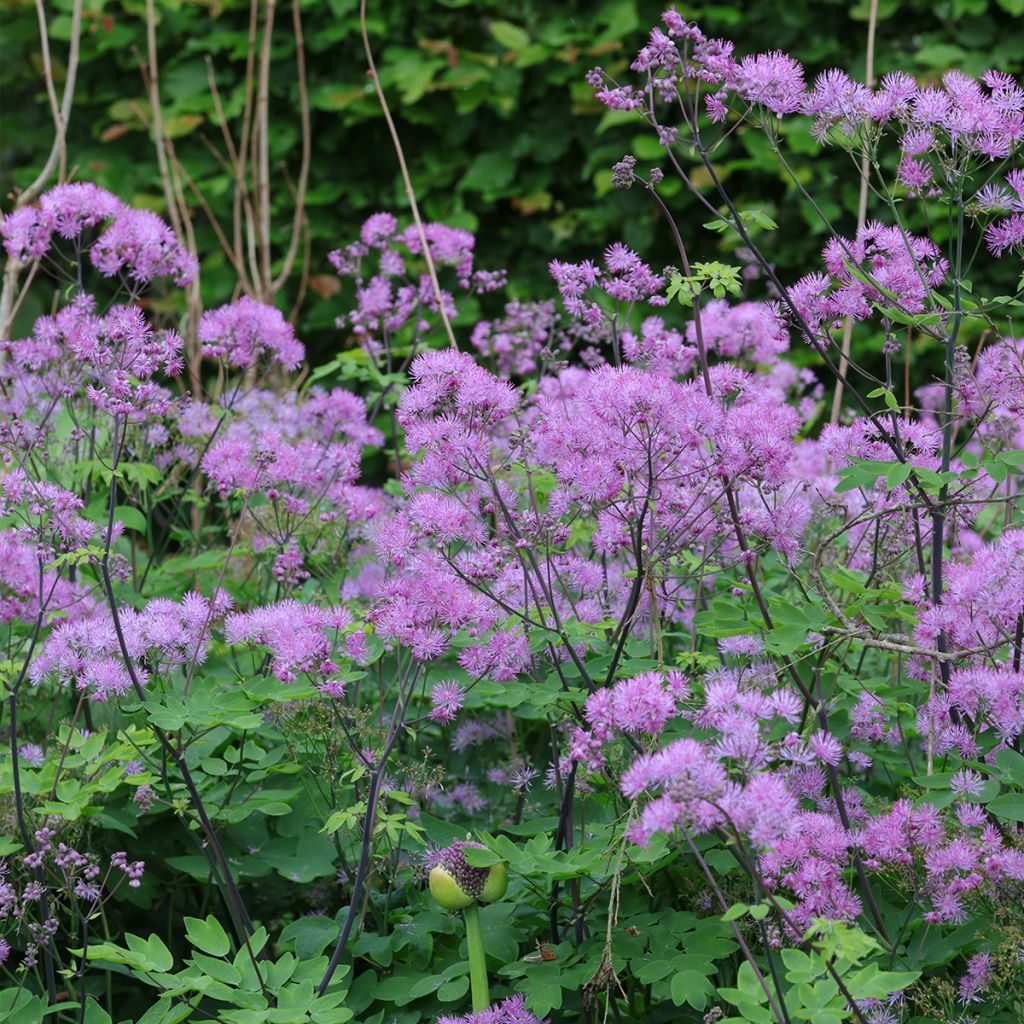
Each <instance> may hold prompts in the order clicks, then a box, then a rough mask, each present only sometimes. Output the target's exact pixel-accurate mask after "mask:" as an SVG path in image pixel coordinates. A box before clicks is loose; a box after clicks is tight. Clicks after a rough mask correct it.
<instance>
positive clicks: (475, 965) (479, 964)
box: [462, 903, 491, 1013]
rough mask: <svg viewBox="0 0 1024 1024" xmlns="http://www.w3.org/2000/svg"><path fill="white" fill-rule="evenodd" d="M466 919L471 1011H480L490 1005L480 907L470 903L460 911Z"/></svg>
mask: <svg viewBox="0 0 1024 1024" xmlns="http://www.w3.org/2000/svg"><path fill="white" fill-rule="evenodd" d="M462 916H463V917H464V918H465V920H466V949H467V952H468V955H469V988H470V995H471V997H472V1000H473V1012H474V1013H480V1012H482V1011H483V1010H486V1009H487V1007H488V1006H490V1005H491V993H490V989H489V987H488V985H487V954H486V953H485V952H484V933H483V931H482V930H481V928H480V908H479V906H477V904H476V903H470V905H469V906H468V907H466V909H465V910H464V911H463V912H462Z"/></svg>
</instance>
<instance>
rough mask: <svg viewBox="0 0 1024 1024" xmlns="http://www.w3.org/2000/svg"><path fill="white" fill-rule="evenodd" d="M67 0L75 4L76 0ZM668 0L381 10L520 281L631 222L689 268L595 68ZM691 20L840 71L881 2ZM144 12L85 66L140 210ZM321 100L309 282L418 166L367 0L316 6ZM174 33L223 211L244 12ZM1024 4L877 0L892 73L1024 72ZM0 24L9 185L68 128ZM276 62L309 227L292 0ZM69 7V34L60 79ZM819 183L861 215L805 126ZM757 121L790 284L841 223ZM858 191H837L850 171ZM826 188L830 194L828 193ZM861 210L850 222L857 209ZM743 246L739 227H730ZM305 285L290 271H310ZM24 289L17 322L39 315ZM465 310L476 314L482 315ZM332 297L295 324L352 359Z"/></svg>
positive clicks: (644, 139)
mask: <svg viewBox="0 0 1024 1024" xmlns="http://www.w3.org/2000/svg"><path fill="white" fill-rule="evenodd" d="M47 6H48V7H51V8H52V7H56V8H64V9H70V2H69V0H57V3H55V4H52V5H51V4H48V5H47ZM663 7H664V4H662V3H661V2H657V0H655V2H650V0H645V2H637V0H589V2H580V0H559V2H557V3H549V2H544V0H536V2H523V0H508V2H495V0H401V2H388V3H384V4H370V5H369V18H370V23H369V27H370V34H371V39H372V41H373V44H374V47H375V52H376V58H377V62H378V65H379V67H380V70H381V79H382V82H383V84H384V86H385V88H386V89H387V92H388V95H389V97H390V99H391V102H392V106H393V107H394V110H395V115H396V119H397V122H398V127H399V131H400V133H401V137H402V140H403V144H404V146H405V148H406V151H407V154H408V156H409V162H410V168H411V171H412V176H413V181H414V182H415V184H416V189H417V194H418V196H419V199H420V203H421V206H422V208H423V213H424V216H425V217H426V218H427V219H437V220H443V221H445V222H446V223H449V224H452V225H455V226H461V227H466V228H468V229H470V230H472V231H475V232H477V233H478V242H477V247H478V252H479V254H480V264H481V265H482V266H507V267H508V268H509V271H510V278H511V283H512V288H511V291H512V293H513V294H519V295H523V296H535V295H541V294H546V293H547V291H548V290H549V288H550V284H549V279H548V277H547V271H546V260H547V259H550V258H557V259H572V260H577V259H581V258H583V257H585V256H589V255H591V254H592V253H593V252H595V251H596V250H597V249H600V248H601V247H603V246H604V245H605V244H607V242H608V240H609V239H611V238H621V239H622V240H623V241H625V242H626V243H627V244H629V245H631V246H633V247H634V248H636V249H637V250H638V251H640V252H641V253H643V255H644V257H645V258H646V259H648V261H649V262H650V263H651V264H652V265H655V266H657V265H658V264H659V263H665V264H670V263H673V262H674V260H675V254H674V251H673V249H672V247H671V239H670V237H669V235H668V232H666V231H664V230H662V231H659V230H658V224H657V218H656V216H655V214H654V212H653V207H652V204H651V203H650V201H649V200H648V199H647V198H646V197H645V196H643V195H641V194H637V193H633V192H625V193H624V192H612V191H611V182H610V176H609V170H608V168H609V167H610V165H611V164H612V163H613V162H614V161H615V160H617V159H618V158H619V157H620V156H622V154H623V153H626V152H632V153H633V154H634V155H636V156H637V158H638V159H639V160H640V162H641V164H640V165H641V167H642V166H643V164H644V161H645V160H646V161H652V162H657V161H659V160H660V159H661V158H662V155H663V154H662V152H661V149H660V147H659V146H658V145H657V142H656V140H655V139H654V138H653V137H652V136H650V135H649V134H648V133H645V132H644V131H643V129H642V126H641V125H639V124H638V123H637V121H636V120H635V119H634V118H633V117H630V116H620V115H618V114H614V113H609V112H607V111H605V110H604V109H603V108H602V107H601V106H600V105H599V104H598V103H597V102H596V101H595V100H594V99H593V96H592V94H591V90H590V89H589V87H588V86H587V84H586V82H585V81H584V80H583V75H584V73H585V72H586V70H587V69H588V68H590V67H592V66H594V65H595V64H599V65H601V66H602V67H604V68H605V69H606V70H608V71H609V72H610V73H612V74H618V73H621V72H623V71H625V69H626V67H627V65H628V62H629V60H631V59H632V54H633V53H635V50H636V45H637V40H638V39H640V38H642V36H643V35H644V34H645V33H646V32H647V31H648V28H649V26H651V25H653V24H655V23H656V22H657V20H658V17H659V15H660V13H661V10H662V8H663ZM681 9H685V12H686V16H687V17H689V18H693V19H696V20H699V21H700V22H701V23H702V24H703V25H704V26H705V27H706V29H707V30H708V31H709V32H710V33H711V34H720V35H724V36H727V37H729V38H731V39H733V40H735V42H736V46H737V50H738V51H739V52H754V51H757V50H760V49H764V48H765V47H777V48H779V49H782V50H784V51H786V52H791V53H793V54H795V55H796V56H797V57H798V58H799V59H800V60H802V61H803V62H804V63H805V64H806V65H807V66H808V69H809V71H817V70H820V69H822V68H825V67H832V66H836V67H842V68H846V69H847V70H849V71H850V72H851V73H854V74H857V75H859V76H862V75H863V71H864V59H865V58H864V48H865V40H866V34H867V26H866V21H867V17H868V10H869V6H868V2H867V0H859V2H857V3H852V4H851V3H847V2H845V0H792V2H790V0H787V2H784V3H779V2H778V0H750V2H746V3H741V4H724V3H723V4H685V5H681ZM144 10H145V8H144V4H143V3H142V2H141V0H137V2H129V3H122V4H117V3H105V2H101V0H100V2H95V3H92V4H88V5H87V10H86V12H85V14H84V18H85V25H86V28H85V31H84V33H83V40H82V63H81V67H80V69H79V88H78V89H77V93H76V99H75V110H74V113H73V116H72V121H71V126H70V131H69V137H68V145H69V148H70V151H71V153H72V154H74V157H73V159H74V162H75V163H76V164H77V165H78V168H79V173H78V175H77V176H78V177H79V178H86V179H88V180H91V181H95V182H96V183H97V184H99V185H102V186H104V187H106V188H110V189H112V190H114V191H116V192H118V194H120V195H122V196H124V197H125V199H126V200H130V201H132V202H134V203H136V204H137V205H149V206H152V207H153V208H156V209H158V210H159V209H160V208H161V207H162V205H163V200H162V193H161V189H160V184H159V176H158V171H157V165H156V157H155V154H154V148H153V145H152V142H151V140H150V139H149V137H148V135H147V131H146V128H145V123H144V118H145V114H144V112H145V111H147V110H148V105H147V101H146V95H145V89H144V86H143V81H142V77H141V74H140V71H139V59H140V54H144V53H145V49H146V39H145V19H144ZM302 11H303V19H304V34H305V42H306V50H307V60H308V69H309V72H308V73H309V91H310V101H311V105H312V115H313V163H312V170H311V176H310V180H311V182H312V188H311V190H310V195H309V197H308V199H307V202H308V204H309V207H310V209H309V216H310V221H311V227H312V251H311V258H310V268H311V269H310V272H311V274H312V282H311V284H312V291H313V297H314V298H315V297H316V292H317V290H318V289H319V290H320V292H321V293H326V294H328V295H329V294H330V292H331V290H332V289H334V288H336V286H337V281H336V279H335V278H334V276H333V275H331V274H330V273H329V271H328V270H327V269H326V264H325V258H324V257H325V255H326V253H327V252H328V251H330V250H331V249H333V248H335V247H336V246H337V245H338V244H339V241H340V240H344V239H348V238H351V237H354V235H355V233H356V230H357V228H358V225H359V224H361V223H362V221H363V220H364V219H365V217H366V216H367V215H368V214H370V213H373V212H374V211H376V210H379V209H392V208H395V209H403V208H404V206H405V200H404V194H403V192H402V187H401V181H400V179H399V177H398V173H397V167H396V164H395V159H394V155H393V152H392V148H391V144H390V142H389V140H388V138H387V134H386V131H385V127H384V123H383V120H382V118H381V116H380V108H379V106H378V104H377V100H376V98H375V97H374V95H373V93H372V91H371V90H370V88H369V85H368V83H367V79H366V70H365V60H364V58H363V53H362V47H361V45H360V42H359V28H358V13H359V5H358V2H357V0H313V2H306V3H304V4H303V5H302ZM157 14H158V18H159V26H158V37H157V39H158V46H159V51H160V58H161V63H162V68H161V83H160V85H161V96H162V98H163V102H164V107H165V109H164V117H165V120H166V126H167V132H168V134H169V135H170V136H171V137H172V139H173V142H174V145H175V147H176V150H177V152H178V155H179V157H180V158H181V159H182V161H183V163H184V164H185V166H186V168H187V170H188V173H189V175H190V177H191V178H192V179H193V180H194V181H195V183H196V186H197V187H198V188H199V189H200V190H201V191H202V192H203V194H204V195H205V196H206V198H207V200H208V201H209V203H210V205H211V207H212V208H213V209H214V211H215V212H216V213H217V214H218V215H219V216H223V215H225V214H226V213H227V208H226V206H225V203H226V202H228V201H229V194H230V175H229V173H228V172H227V171H225V170H224V169H223V168H222V167H221V166H220V165H219V164H218V163H217V161H216V160H215V159H214V157H213V156H212V155H211V153H210V151H209V149H208V148H207V147H206V145H205V144H204V143H203V141H202V139H203V137H204V136H205V137H207V138H209V139H210V140H211V141H213V142H214V143H215V144H218V145H219V143H220V138H219V128H218V127H217V125H216V124H215V123H214V121H213V109H212V102H211V98H210V90H209V88H208V83H207V64H206V58H207V56H208V57H209V58H210V60H211V62H212V67H213V69H214V73H215V74H216V80H217V83H218V87H219V89H220V92H221V95H222V98H223V101H224V107H225V111H226V113H227V114H228V116H229V117H236V116H237V115H238V113H239V111H240V105H241V102H242V99H241V97H242V90H243V83H244V73H245V65H244V60H245V54H246V52H247V46H248V18H249V4H248V3H246V2H244V0H223V2H211V3H184V2H170V3H168V2H160V3H158V4H157ZM1022 14H1024V0H949V2H946V0H940V2H938V3H933V2H931V0H880V2H879V8H878V17H879V24H878V38H877V58H876V67H878V68H882V69H884V70H896V69H904V70H907V71H910V72H912V73H913V74H915V75H918V76H922V77H927V76H929V75H934V76H935V77H936V78H937V77H938V76H939V75H940V74H941V72H942V71H944V70H945V69H947V68H950V67H958V68H960V69H962V70H964V71H966V72H967V73H969V74H972V75H976V74H980V73H981V72H983V71H984V70H986V69H987V68H990V67H999V68H1001V69H1003V70H1005V71H1007V72H1009V73H1010V74H1018V73H1019V72H1020V71H1021V70H1022V68H1024V22H1022V21H1021V20H1020V18H1019V17H1018V16H1019V15H1022ZM0 18H2V21H3V32H2V47H3V49H2V54H0V91H2V96H3V107H4V110H3V120H4V138H3V142H2V146H3V148H2V173H3V179H2V183H0V184H2V190H3V191H4V192H5V193H6V192H7V191H9V190H10V189H11V188H12V187H14V186H17V185H19V184H20V185H24V184H26V183H27V182H28V181H29V180H31V178H32V177H33V176H34V173H35V172H36V171H37V170H38V167H39V166H40V165H41V163H42V161H43V159H44V158H45V154H46V153H47V152H48V149H49V145H50V141H51V139H52V121H51V119H50V116H49V112H48V108H47V105H46V97H45V93H44V92H43V91H42V84H41V79H40V77H39V68H38V56H37V49H38V25H37V22H36V15H35V7H34V5H33V4H32V3H31V2H27V0H14V2H13V3H12V2H10V0H8V3H7V5H6V9H5V11H4V13H3V14H2V15H0ZM276 19H277V22H276V23H277V31H276V33H275V41H274V47H273V61H274V69H275V70H274V73H273V75H272V76H271V90H272V93H271V122H272V124H273V126H274V132H273V138H272V153H271V161H272V174H273V175H274V176H275V185H276V187H275V188H274V190H273V191H274V196H275V200H276V201H277V203H278V204H279V206H280V208H281V211H282V216H279V217H277V218H276V219H275V226H276V231H277V235H276V236H275V239H276V240H280V238H281V236H282V235H283V234H284V233H286V232H287V230H288V224H289V223H290V217H289V210H290V206H289V203H290V197H289V192H288V187H287V184H286V182H285V180H284V178H283V172H282V167H287V168H288V170H289V172H290V175H291V178H292V180H294V176H295V174H296V167H297V165H298V159H299V154H298V147H299V127H298V115H297V104H298V97H297V89H296V85H295V72H294V69H295V47H294V41H293V39H292V36H291V33H290V27H289V25H290V14H289V5H288V4H278V9H277V13H276ZM68 26H69V22H68V20H67V18H65V19H62V20H58V22H57V24H56V25H55V26H54V28H53V36H54V45H53V51H54V53H53V56H54V63H55V68H56V70H57V73H58V84H59V74H60V68H61V61H62V60H63V54H62V52H61V38H62V37H64V36H66V35H67V31H68ZM791 139H792V141H793V144H794V145H795V146H796V147H798V154H799V155H800V156H804V157H805V156H809V155H811V154H813V155H814V159H813V160H806V161H801V174H802V175H804V176H805V178H806V180H805V181H804V184H805V185H806V187H807V188H808V190H809V191H810V192H811V193H812V194H814V195H815V196H816V197H817V198H818V199H819V201H820V202H821V204H822V206H823V209H824V211H825V212H826V213H827V214H828V215H829V216H830V217H832V218H835V219H836V220H837V221H839V222H840V224H842V223H843V222H844V220H845V221H846V222H849V221H852V219H853V218H854V217H855V214H856V209H857V183H856V176H855V175H851V174H849V173H846V172H847V171H848V170H849V168H848V166H847V165H848V162H849V158H848V157H846V156H845V155H844V154H842V153H839V152H837V151H836V150H834V149H832V150H825V151H819V150H818V148H817V147H816V146H815V145H814V144H813V142H811V141H809V140H807V139H806V137H805V135H804V133H803V131H802V129H794V131H793V133H792V135H791ZM767 145H768V143H767V142H766V140H765V139H764V138H763V137H762V136H761V134H760V133H758V132H756V131H753V130H742V131H741V132H740V133H739V136H738V138H737V139H736V140H735V143H734V144H733V145H731V146H730V147H729V148H728V149H727V150H726V151H725V152H724V153H719V154H717V155H716V160H717V161H718V162H719V163H720V166H721V169H722V171H723V172H724V173H725V174H727V176H728V184H729V188H730V190H731V192H732V193H733V194H734V196H735V197H736V198H737V201H738V203H739V205H740V207H741V208H743V207H760V208H764V209H766V210H767V211H768V212H769V213H770V214H771V215H772V216H774V218H775V219H776V220H777V221H778V222H779V226H780V228H779V231H778V232H777V233H776V234H775V235H773V239H772V241H773V245H772V253H773V258H774V259H775V260H776V262H777V264H778V266H779V267H780V269H781V270H782V271H785V274H784V277H783V279H784V280H786V279H791V278H793V277H795V276H797V275H798V274H799V273H802V272H803V270H804V268H805V267H807V266H808V265H810V263H811V262H812V261H813V260H814V259H816V257H817V253H818V251H819V250H820V248H821V245H822V244H823V234H822V233H823V228H822V225H821V223H820V221H819V220H817V219H816V218H815V217H814V215H813V214H812V213H811V211H809V210H808V209H807V208H806V204H805V203H803V202H802V201H801V200H800V198H799V196H798V195H797V194H796V193H795V191H794V190H793V188H792V187H790V186H789V185H787V184H786V183H785V182H784V181H783V179H782V176H781V175H780V174H779V172H778V171H777V170H775V169H774V167H773V164H772V161H771V160H770V159H769V154H768V152H767ZM837 180H838V181H840V182H842V183H843V187H842V189H841V190H837V189H836V188H835V187H834V185H835V182H836V181H837ZM823 186H828V189H827V194H826V189H825V188H824V187H823ZM662 191H663V194H664V195H665V196H666V197H669V198H670V199H671V202H672V206H673V209H674V210H675V212H676V213H677V215H678V216H679V217H680V219H681V221H682V222H683V223H686V222H688V221H689V220H690V219H691V218H695V217H699V218H700V220H701V221H705V220H707V217H706V216H705V215H703V214H702V212H701V211H700V210H699V209H698V208H697V205H696V203H695V202H694V201H693V200H692V199H691V198H690V197H689V196H687V195H686V194H685V190H682V189H681V187H679V185H678V182H673V181H668V182H666V183H665V185H664V186H663V189H662ZM196 223H197V227H198V229H199V240H198V241H199V252H198V255H199V257H200V260H201V262H202V265H203V288H204V299H205V302H206V305H207V306H208V307H209V306H213V305H215V304H217V303H219V302H223V301H226V300H227V299H228V298H229V297H230V292H231V289H232V287H233V275H232V272H231V268H230V266H229V265H228V263H227V261H226V260H225V259H224V257H223V255H222V253H221V252H220V250H219V247H218V245H217V242H216V239H215V237H214V235H213V233H212V231H211V230H210V229H209V226H208V225H207V224H206V223H205V222H204V219H203V217H202V215H199V216H198V217H197V221H196ZM847 226H848V223H847ZM722 246H723V249H725V250H726V251H727V250H728V249H729V243H728V241H723V242H722ZM292 287H294V280H293V282H292ZM38 312H39V311H38V309H33V308H32V307H31V304H30V303H26V305H25V307H24V309H23V311H22V318H21V321H20V326H21V327H25V326H26V325H28V324H30V323H31V319H32V318H33V317H34V316H35V315H37V314H38ZM467 312H469V309H468V307H467ZM332 319H333V316H332V312H331V306H330V304H329V303H324V302H316V301H309V302H307V303H306V304H305V306H304V310H303V314H302V319H301V320H300V323H299V325H298V326H299V328H300V336H301V337H303V338H305V339H306V341H307V344H308V345H310V356H311V360H312V361H313V362H315V361H316V360H317V357H318V356H322V355H324V354H326V353H328V352H332V351H334V349H335V348H336V346H337V338H338V335H337V333H336V332H335V331H334V330H333V324H332Z"/></svg>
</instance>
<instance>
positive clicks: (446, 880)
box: [429, 865, 474, 910]
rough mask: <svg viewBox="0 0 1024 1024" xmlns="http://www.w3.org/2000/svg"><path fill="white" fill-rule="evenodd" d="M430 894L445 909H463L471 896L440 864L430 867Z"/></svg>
mask: <svg viewBox="0 0 1024 1024" xmlns="http://www.w3.org/2000/svg"><path fill="white" fill-rule="evenodd" d="M429 877H430V895H431V896H433V897H434V899H435V900H437V902H438V904H439V905H440V906H441V907H442V908H443V909H445V910H464V909H465V908H466V907H468V906H469V905H470V904H471V903H473V902H474V900H473V897H472V896H470V895H469V893H467V892H466V891H465V889H463V888H462V887H461V886H460V885H459V883H458V882H457V881H456V880H455V879H454V878H453V877H452V876H451V875H450V874H449V873H448V872H447V870H446V869H445V868H443V867H441V866H440V865H438V866H437V867H435V868H431V869H430V876H429Z"/></svg>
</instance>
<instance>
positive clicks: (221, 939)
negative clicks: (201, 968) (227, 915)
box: [185, 914, 231, 956]
mask: <svg viewBox="0 0 1024 1024" xmlns="http://www.w3.org/2000/svg"><path fill="white" fill-rule="evenodd" d="M185 934H186V935H187V936H188V940H189V942H191V943H192V945H193V946H195V947H196V949H201V950H202V951H203V952H204V953H209V954H210V955H211V956H227V955H228V953H229V951H230V950H231V942H230V941H229V940H228V935H227V932H226V931H224V929H223V928H222V927H221V924H220V922H219V921H218V920H217V919H216V918H215V917H214V916H213V915H212V914H210V915H209V916H207V918H206V920H205V921H203V920H200V919H199V918H198V917H186V918H185Z"/></svg>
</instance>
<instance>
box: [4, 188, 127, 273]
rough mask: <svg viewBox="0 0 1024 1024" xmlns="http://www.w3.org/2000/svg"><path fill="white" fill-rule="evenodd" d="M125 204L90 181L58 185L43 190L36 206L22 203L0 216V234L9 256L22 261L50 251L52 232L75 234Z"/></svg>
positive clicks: (120, 210) (65, 236) (64, 236)
mask: <svg viewBox="0 0 1024 1024" xmlns="http://www.w3.org/2000/svg"><path fill="white" fill-rule="evenodd" d="M127 210H128V207H127V206H125V204H124V203H123V202H121V200H120V199H118V198H117V196H115V195H114V194H113V193H111V192H108V191H107V190H106V189H102V188H98V187H97V186H96V185H93V184H92V183H90V182H73V183H71V184H68V185H57V186H56V187H54V188H52V189H50V190H49V191H48V192H44V193H43V194H42V196H40V198H39V203H38V205H36V206H23V207H21V209H18V210H15V211H14V212H13V213H9V214H7V216H6V217H4V218H3V219H2V220H0V236H2V237H3V240H4V248H5V249H6V250H7V255H8V256H10V257H11V259H14V260H18V261H19V262H22V263H25V262H28V261H30V260H38V259H42V258H43V256H45V255H46V253H47V252H49V250H50V247H51V244H52V238H53V235H57V236H58V238H62V239H72V238H77V237H78V236H79V235H81V234H82V232H83V231H85V230H87V229H90V228H95V227H97V226H99V225H100V224H103V223H105V222H106V221H108V220H110V219H111V218H112V217H116V216H118V215H120V214H122V213H125V212H126V211H127Z"/></svg>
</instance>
